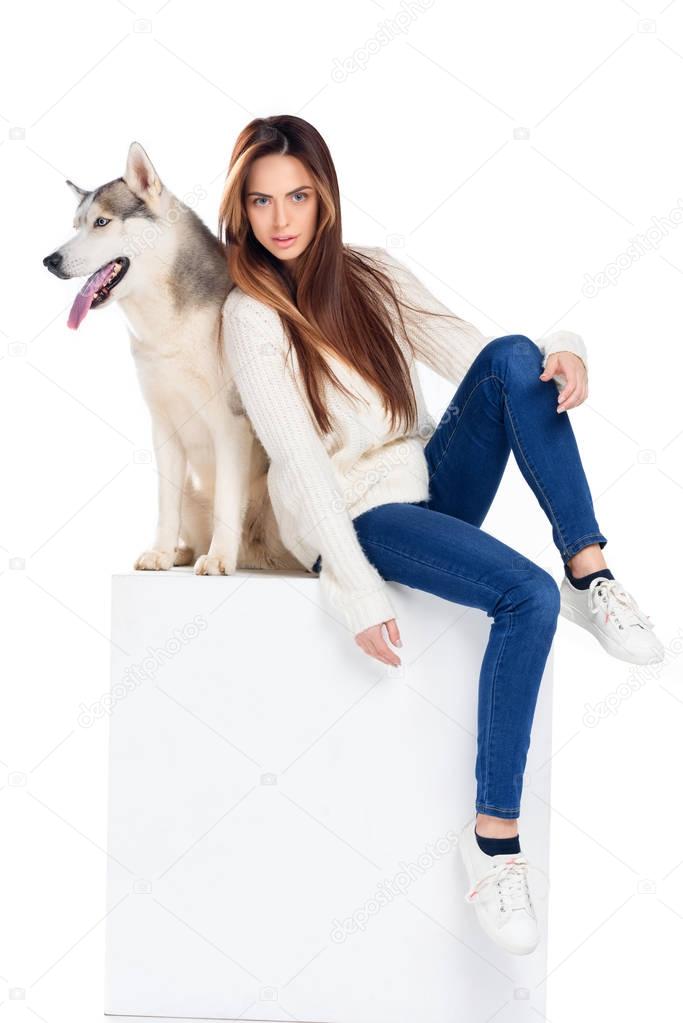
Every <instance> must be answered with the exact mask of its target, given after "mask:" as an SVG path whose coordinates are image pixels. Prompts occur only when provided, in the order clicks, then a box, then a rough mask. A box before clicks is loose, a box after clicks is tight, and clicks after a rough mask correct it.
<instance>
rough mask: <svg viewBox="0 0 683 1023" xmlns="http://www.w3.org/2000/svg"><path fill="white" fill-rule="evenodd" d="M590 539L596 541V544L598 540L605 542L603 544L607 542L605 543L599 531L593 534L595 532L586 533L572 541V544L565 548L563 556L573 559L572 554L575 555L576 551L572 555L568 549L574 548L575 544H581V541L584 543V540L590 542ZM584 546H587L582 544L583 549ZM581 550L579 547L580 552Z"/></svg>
mask: <svg viewBox="0 0 683 1023" xmlns="http://www.w3.org/2000/svg"><path fill="white" fill-rule="evenodd" d="M592 538H595V541H596V543H597V542H598V541H599V540H605V543H606V542H607V541H606V539H605V537H604V536H603V534H602V533H600V532H599V531H598V532H597V533H595V532H593V533H586V534H585V535H584V536H580V537H579V538H578V540H574V543H573V544H569V546H567V547H566V548H565V552H564V553H565V555H569V557H570V558H573V557H574V554H577V553H578V552H577V551H574V554H571V553H570V547H573V546H576V544H577V543H583V541H584V540H591V539H592ZM585 546H587V545H586V544H584V547H585ZM581 549H582V548H581V547H580V548H579V550H581Z"/></svg>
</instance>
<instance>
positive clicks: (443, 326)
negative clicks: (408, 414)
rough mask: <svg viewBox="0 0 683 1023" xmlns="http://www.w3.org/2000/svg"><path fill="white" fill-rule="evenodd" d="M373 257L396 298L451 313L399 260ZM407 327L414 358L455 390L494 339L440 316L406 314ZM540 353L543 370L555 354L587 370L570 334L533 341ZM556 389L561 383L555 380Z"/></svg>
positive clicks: (577, 339)
mask: <svg viewBox="0 0 683 1023" xmlns="http://www.w3.org/2000/svg"><path fill="white" fill-rule="evenodd" d="M371 251H372V252H373V255H374V256H375V257H376V258H377V260H378V261H379V262H381V263H384V264H385V265H386V267H387V269H388V270H389V272H390V273H391V277H392V279H393V280H394V281H395V282H396V284H397V285H398V288H399V292H400V294H399V297H403V298H405V300H406V301H407V302H409V303H410V304H411V305H416V306H419V307H420V308H422V309H428V310H433V311H434V312H438V313H450V314H451V315H453V314H452V310H451V309H449V308H447V306H445V305H444V304H443V303H442V302H440V301H439V300H438V299H437V298H436V297H435V296H434V295H433V294H432V293H431V292H430V291H429V290H428V289H427V288H426V287H425V286H424V284H423V283H422V282H421V281H420V280H419V279H418V278H417V277H416V276H415V274H414V273H413V272H412V270H409V269H408V267H407V266H405V265H404V264H403V263H402V262H401V261H400V260H398V259H396V257H395V256H393V255H392V254H391V253H390V252H388V251H387V250H386V249H383V248H380V247H377V248H375V249H373V250H371ZM404 317H406V318H407V319H406V326H407V327H408V330H409V336H410V340H411V342H412V347H413V350H414V352H415V358H416V359H418V361H420V362H423V363H424V364H425V365H426V366H429V368H430V369H433V370H434V372H435V373H438V374H439V375H440V376H442V377H444V378H445V379H446V380H449V381H450V382H451V383H452V384H454V385H455V386H456V387H457V386H458V385H459V384H460V381H461V380H462V378H463V377H464V376H465V373H466V372H467V370H468V369H469V368H470V366H471V365H472V363H473V362H474V360H475V358H476V356H477V355H478V354H479V352H480V351H481V349H482V348H483V347H484V345H486V344H488V342H489V341H492V340H493V339H494V338H495V337H496V335H495V334H494V335H492V336H491V337H485V336H484V335H483V334H482V333H481V331H479V330H478V329H477V328H476V327H475V326H473V324H471V323H468V322H467V321H466V320H460V321H458V320H453V319H443V318H442V317H440V316H422V315H420V314H418V313H413V312H409V311H406V312H404ZM534 342H535V344H537V345H538V347H539V348H540V350H541V352H542V353H543V369H545V366H546V362H547V361H548V359H549V357H550V356H551V355H553V354H554V353H555V352H560V351H562V352H573V353H574V354H575V355H578V356H579V358H580V359H582V361H583V363H584V365H585V366H587V364H588V363H587V354H586V346H585V344H584V342H583V338H582V337H581V336H580V335H579V334H575V333H574V332H573V331H569V330H557V331H553V332H552V333H551V334H548V335H546V336H544V337H542V338H539V339H538V340H536V339H534ZM555 382H556V383H557V385H558V387H559V386H560V381H559V380H558V379H557V377H555Z"/></svg>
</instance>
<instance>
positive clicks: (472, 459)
mask: <svg viewBox="0 0 683 1023" xmlns="http://www.w3.org/2000/svg"><path fill="white" fill-rule="evenodd" d="M542 362H543V356H542V354H541V351H540V349H539V348H538V346H537V345H535V344H534V342H533V341H531V340H529V338H528V337H524V336H522V335H518V334H510V335H508V336H506V337H500V338H496V339H495V340H493V341H489V343H488V344H487V345H486V346H485V347H484V348H483V349H482V350H481V351H480V352H479V354H478V355H477V357H476V358H475V360H474V362H473V363H472V365H471V366H470V368H469V370H468V371H467V373H466V374H465V377H464V378H463V380H462V382H461V383H460V386H459V387H458V389H457V391H456V392H455V395H454V397H453V400H452V401H451V403H450V405H449V406H448V408H447V409H446V411H445V413H444V415H443V416H442V419H441V421H440V423H439V425H438V427H437V429H436V430H435V432H434V434H433V435H432V437H431V438H430V439H429V442H428V444H427V445H426V448H425V455H426V457H427V462H428V464H429V471H430V497H429V500H428V501H427V502H420V503H421V504H424V505H425V506H426V507H429V508H433V509H435V510H436V511H440V512H445V513H446V514H448V515H453V516H455V517H456V518H459V519H463V520H464V521H465V522H470V523H472V524H473V525H475V526H479V525H481V523H482V522H483V521H484V519H485V517H486V514H487V512H488V510H489V508H490V506H491V502H492V501H493V498H494V495H495V493H496V491H497V489H498V485H499V483H500V480H501V478H502V475H503V471H504V469H505V466H506V464H507V461H508V457H509V454H510V451H512V452H513V453H514V456H515V460H516V461H517V464H518V466H519V468H520V470H521V472H522V474H523V476H524V478H525V479H526V481H527V483H528V484H529V486H530V487H531V489H532V491H533V492H534V494H535V495H536V498H537V500H538V502H539V504H540V506H541V508H542V509H543V511H544V512H545V514H546V516H547V517H548V520H549V521H550V524H551V526H552V536H553V541H554V543H555V546H556V547H557V549H558V551H559V552H560V555H561V557H562V560H563V562H565V563H566V562H567V561H569V559H570V558H572V557H573V555H575V554H576V553H577V551H580V550H582V549H584V548H587V547H588V546H589V545H596V544H597V545H598V549H601V548H603V547H604V546H605V544H606V543H607V539H606V537H605V536H604V535H603V534H602V533H601V532H600V528H599V526H598V523H597V521H596V518H595V512H594V510H593V502H592V498H591V493H590V489H589V487H588V483H587V480H586V476H585V473H584V469H583V465H582V463H581V458H580V455H579V450H578V447H577V444H576V439H575V437H574V431H573V430H572V426H571V423H570V421H569V416H568V413H567V412H562V413H558V412H557V411H556V408H557V388H556V386H555V384H554V382H553V381H543V380H539V379H538V378H539V375H540V373H541V372H542ZM597 567H602V566H597ZM589 570H590V569H589Z"/></svg>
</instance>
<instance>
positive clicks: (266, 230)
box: [245, 153, 318, 266]
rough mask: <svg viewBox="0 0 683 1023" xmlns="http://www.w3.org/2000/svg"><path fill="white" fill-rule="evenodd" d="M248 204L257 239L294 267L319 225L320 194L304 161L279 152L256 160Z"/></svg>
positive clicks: (249, 215) (248, 191)
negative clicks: (281, 154)
mask: <svg viewBox="0 0 683 1023" xmlns="http://www.w3.org/2000/svg"><path fill="white" fill-rule="evenodd" d="M245 203H246V212H247V217H248V218H249V223H250V224H251V229H252V231H253V232H254V235H255V237H256V239H257V240H258V241H259V242H260V243H261V245H263V247H264V248H265V249H268V251H269V252H272V254H273V255H274V256H277V258H278V259H281V260H282V261H283V262H287V263H290V264H291V266H293V265H294V262H295V261H296V259H297V256H300V255H301V253H302V252H304V251H305V249H306V248H307V247H308V245H309V244H310V242H311V241H312V239H313V236H314V235H315V231H316V226H317V223H318V195H317V192H316V190H315V188H314V185H313V179H312V178H311V175H310V174H309V173H308V171H307V170H306V167H305V166H304V164H303V163H302V162H301V160H299V159H297V157H296V156H280V155H279V154H277V153H271V154H269V155H268V156H260V157H259V158H258V160H254V162H253V164H252V165H251V168H250V170H249V174H248V175H247V187H246V196H245ZM280 239H286V240H285V241H282V240H280Z"/></svg>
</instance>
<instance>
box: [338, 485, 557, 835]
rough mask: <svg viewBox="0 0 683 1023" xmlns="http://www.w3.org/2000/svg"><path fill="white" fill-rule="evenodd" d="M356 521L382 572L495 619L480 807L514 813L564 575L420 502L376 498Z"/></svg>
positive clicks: (484, 698) (485, 679)
mask: <svg viewBox="0 0 683 1023" xmlns="http://www.w3.org/2000/svg"><path fill="white" fill-rule="evenodd" d="M353 522H354V526H355V529H356V533H357V535H358V538H359V541H360V543H361V546H362V547H363V549H364V551H365V553H366V555H367V557H368V559H369V560H370V561H371V562H372V564H374V565H375V567H376V568H377V570H378V572H379V573H380V575H381V576H382V577H383V578H384V579H387V580H392V581H395V582H399V583H403V584H404V585H406V586H411V587H413V588H415V589H419V590H424V591H426V592H428V593H433V594H435V595H436V596H439V597H443V598H444V599H445V600H450V601H453V602H454V603H457V604H463V605H465V606H468V607H478V608H481V609H482V610H484V611H486V613H487V614H488V615H489V616H490V617H491V618H493V624H492V626H491V631H490V635H489V640H488V643H487V646H486V651H485V653H484V658H483V661H482V666H481V672H480V678H479V698H478V711H477V718H478V721H477V732H478V734H477V760H476V767H475V775H476V786H477V791H476V810H477V812H478V813H479V814H485V815H488V816H491V817H493V818H501V819H502V820H505V821H516V819H517V818H518V817H519V809H520V798H521V793H522V780H523V775H524V767H525V764H526V757H527V751H528V748H529V741H530V734H531V726H532V722H533V716H534V710H535V707H536V700H537V696H538V689H539V685H540V681H541V678H542V675H543V669H544V667H545V663H546V659H547V656H548V652H549V650H550V646H551V644H552V640H553V636H554V633H555V629H556V627H557V617H558V613H559V606H560V599H559V590H558V587H557V584H556V583H555V581H554V580H553V578H552V576H551V575H550V574H549V573H548V572H546V571H544V570H543V569H542V568H540V567H539V566H538V565H535V564H534V563H533V562H532V561H530V560H529V559H528V558H526V557H524V555H522V554H520V553H518V552H517V551H515V550H513V549H512V548H511V547H508V546H507V544H504V543H502V542H501V541H500V540H497V539H496V538H495V537H493V536H491V535H490V534H488V533H486V532H484V531H483V530H482V529H479V528H478V527H477V526H475V525H472V524H471V523H469V522H464V521H462V520H461V519H457V518H455V517H454V516H452V515H448V514H445V513H443V512H439V511H434V510H431V509H428V508H424V507H421V506H420V504H411V503H408V502H393V503H390V504H383V505H378V506H377V507H376V508H371V509H369V510H368V511H366V512H363V513H361V514H360V515H358V516H356V518H355V519H354V520H353ZM478 830H479V833H480V834H484V833H485V832H484V831H482V830H480V829H478ZM515 832H516V828H515V827H512V829H511V830H510V831H508V832H507V833H512V834H514V833H515ZM489 834H491V835H493V836H495V832H494V831H490V832H489Z"/></svg>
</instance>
